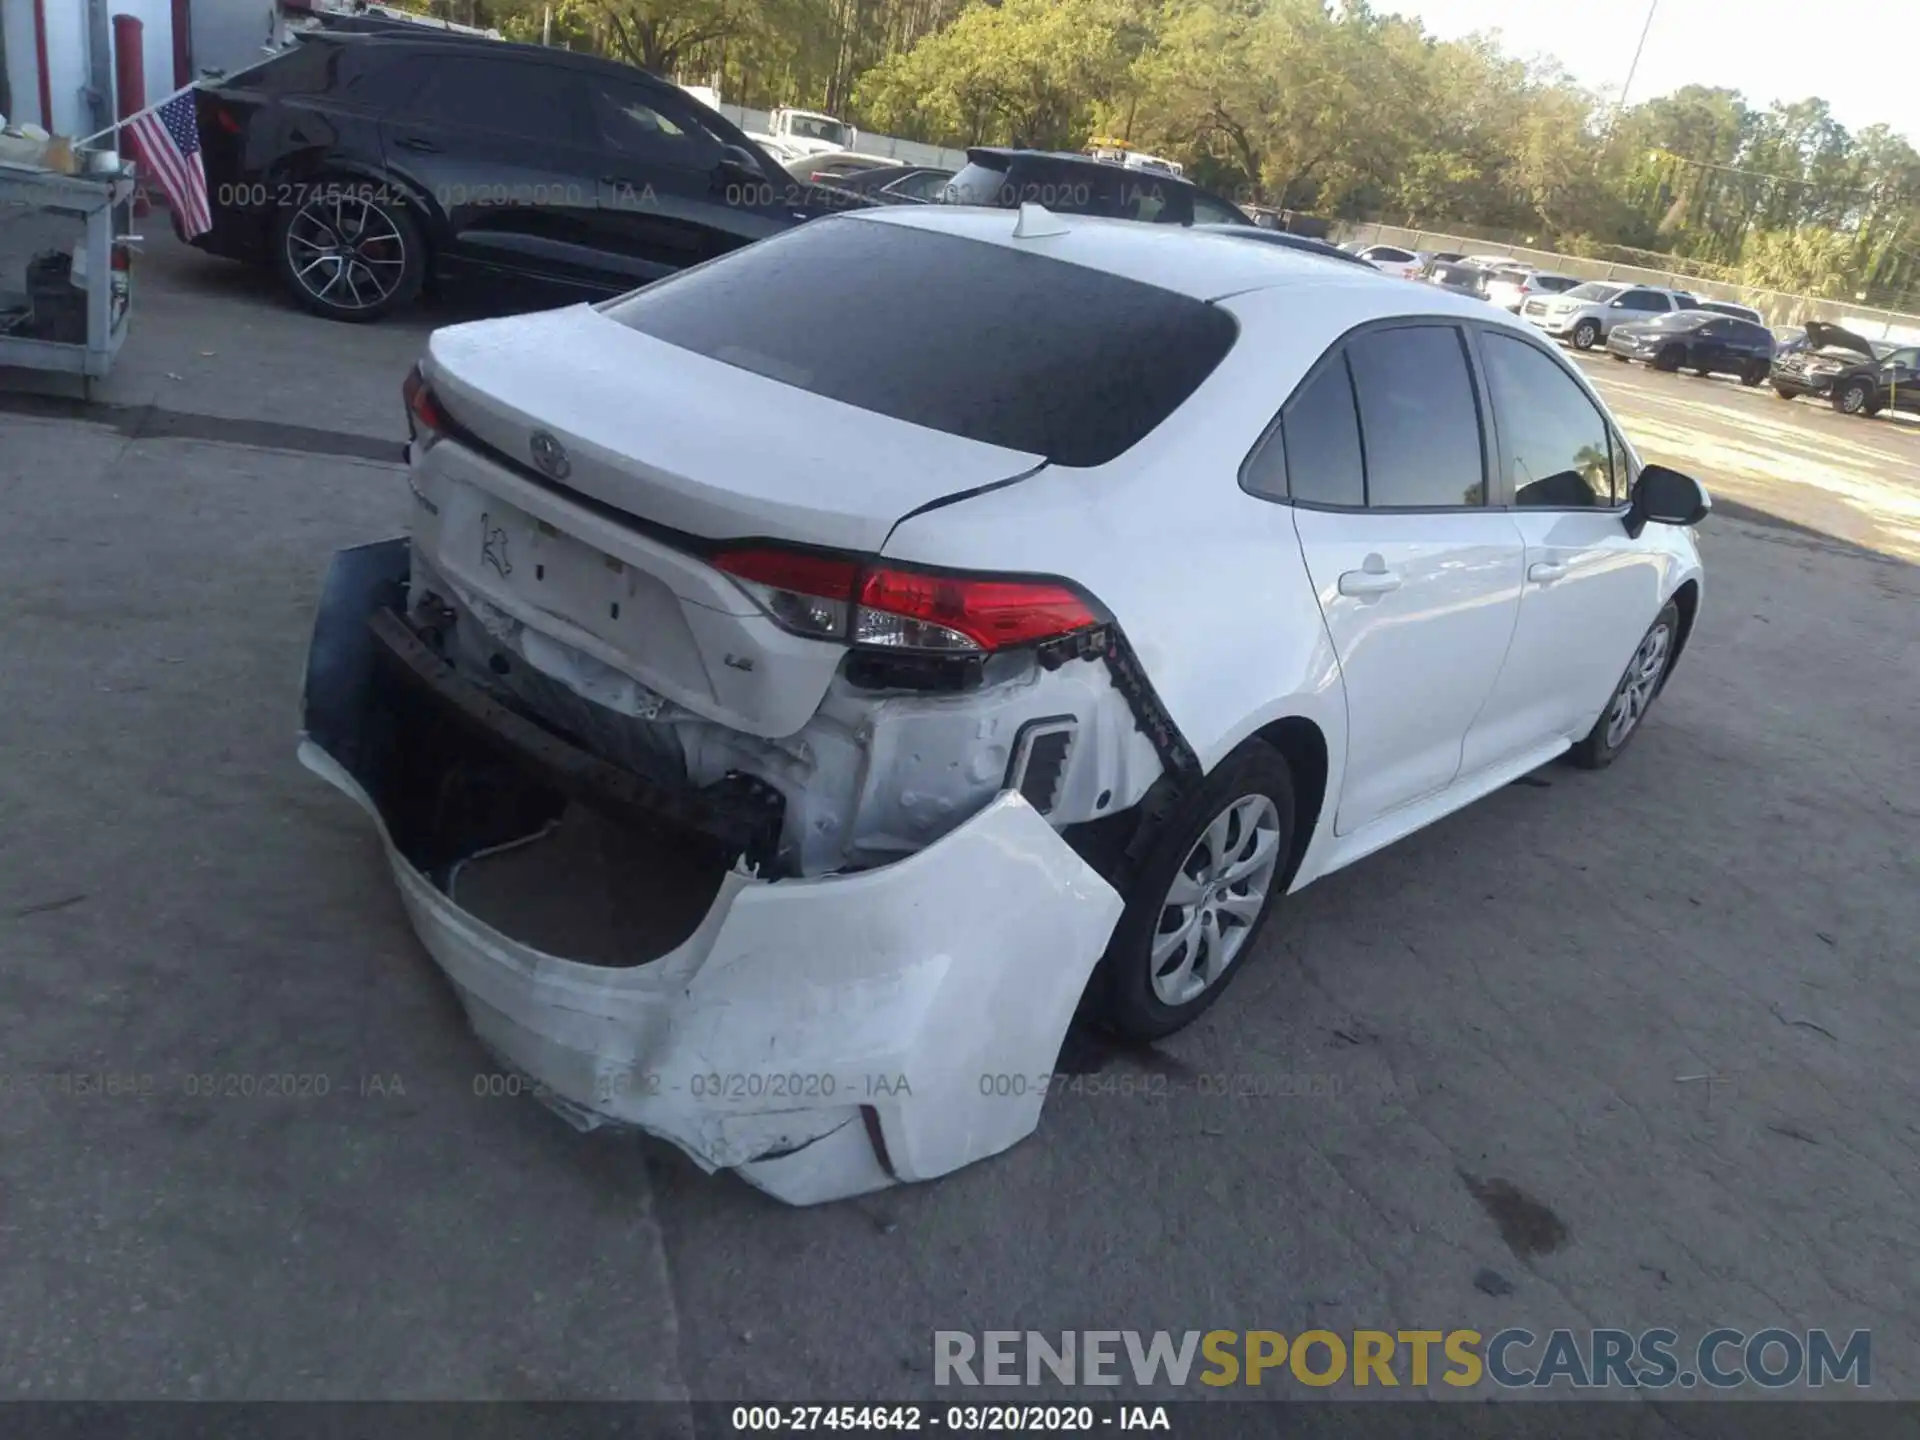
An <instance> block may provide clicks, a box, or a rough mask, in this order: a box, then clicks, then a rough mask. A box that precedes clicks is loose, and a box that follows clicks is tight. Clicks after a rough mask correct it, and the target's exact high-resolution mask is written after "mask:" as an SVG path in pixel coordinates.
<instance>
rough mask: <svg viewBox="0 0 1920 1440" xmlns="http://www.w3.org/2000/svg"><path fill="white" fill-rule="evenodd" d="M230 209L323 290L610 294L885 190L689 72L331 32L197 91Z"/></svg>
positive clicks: (217, 184)
mask: <svg viewBox="0 0 1920 1440" xmlns="http://www.w3.org/2000/svg"><path fill="white" fill-rule="evenodd" d="M196 104H197V107H198V112H197V118H198V124H199V131H200V139H201V157H202V163H203V165H204V166H205V169H206V176H207V193H208V199H209V202H210V208H211V212H212V217H213V228H212V229H211V230H209V231H208V232H206V233H205V234H203V235H201V236H199V237H197V238H196V239H195V240H194V242H193V243H194V244H195V245H197V246H199V247H200V248H201V249H203V250H207V251H209V252H211V253H213V254H216V255H225V256H229V257H232V258H235V259H242V260H249V261H253V262H256V263H260V264H264V265H267V266H270V267H272V269H273V270H274V271H275V273H276V274H277V275H278V276H279V278H280V280H281V282H282V283H283V284H284V285H285V287H286V288H287V290H288V291H289V293H291V294H292V296H293V297H294V298H295V299H296V300H297V301H299V302H300V303H301V304H302V305H304V306H306V307H307V308H308V309H310V310H312V311H314V312H315V313H317V314H320V315H324V316H327V317H329V318H331V319H337V320H372V319H375V318H377V317H379V316H382V315H385V314H388V313H389V312H391V311H393V310H395V309H397V308H399V307H400V306H403V305H405V304H407V303H408V302H409V301H411V300H412V299H413V298H414V297H415V296H416V295H417V294H418V293H419V292H420V289H421V287H422V286H423V285H424V284H425V283H426V282H427V281H428V280H429V279H430V278H431V279H442V280H457V279H480V280H483V281H498V280H509V279H510V280H521V279H531V280H536V281H539V282H542V283H543V284H546V285H552V286H559V287H563V288H565V289H567V290H571V291H572V292H574V293H575V294H593V295H608V294H616V293H618V292H620V291H623V290H629V289H632V288H633V287H634V286H636V285H640V284H644V283H646V282H648V281H651V280H657V279H659V278H660V277H661V276H663V275H671V274H673V273H674V272H675V271H677V270H681V269H684V268H685V267H687V266H689V265H696V264H699V263H700V262H701V261H703V260H710V259H712V258H713V257H715V256H716V255H722V254H725V253H726V252H727V251H729V250H733V249H736V248H738V247H739V246H742V245H745V244H747V243H749V242H750V241H753V240H758V239H760V238H762V237H763V236H767V235H772V234H776V233H778V232H780V231H782V230H787V229H791V228H792V227H793V226H794V225H796V224H799V223H800V222H802V221H804V220H808V219H812V218H815V217H817V216H821V215H826V214H831V213H834V212H835V211H837V210H844V209H847V208H857V207H864V206H866V205H868V204H869V203H870V202H868V201H866V200H864V199H862V198H861V197H859V196H856V195H853V194H851V193H849V192H847V191H844V190H835V189H829V188H827V187H822V186H812V185H807V184H804V183H802V182H800V181H797V180H795V179H794V177H793V176H791V175H789V174H788V173H787V172H786V171H785V170H782V169H781V168H780V167H779V166H778V165H776V164H774V162H773V160H772V158H771V157H769V156H768V155H767V154H766V153H765V152H763V151H762V150H760V149H759V148H758V147H757V146H755V145H754V144H753V143H752V142H751V141H749V140H748V139H747V137H746V135H745V134H744V133H743V132H742V131H740V130H739V129H738V128H737V127H736V126H734V125H733V124H732V123H731V122H730V121H728V120H727V119H726V118H725V117H724V116H722V115H720V114H719V113H717V112H715V111H712V110H708V109H707V108H706V107H705V106H703V105H701V104H700V103H699V102H698V101H696V100H694V99H693V98H692V97H691V96H689V95H688V94H687V93H686V92H685V91H684V90H682V89H681V88H680V87H679V86H677V85H673V84H671V83H669V82H667V81H665V80H661V79H659V78H657V77H655V76H653V75H650V74H648V73H646V72H645V71H642V70H636V69H634V68H633V67H631V66H628V65H622V64H618V63H616V62H614V61H610V60H600V59H596V58H594V57H592V56H588V55H580V54H574V53H572V52H570V51H566V50H559V49H547V48H542V47H540V46H537V45H515V44H510V43H508V42H505V41H494V40H485V41H474V40H465V39H461V38H459V37H457V36H455V37H449V36H443V35H437V34H434V33H432V32H425V33H415V34H411V35H407V36H401V35H399V34H397V33H394V32H387V33H380V34H363V35H354V34H337V33H333V32H319V33H311V34H309V35H308V36H307V37H306V38H304V39H303V40H301V42H300V43H299V44H298V45H296V46H295V47H294V48H292V49H291V50H287V51H284V52H282V53H280V54H278V55H276V56H274V57H273V58H271V59H269V60H267V61H265V62H263V63H262V64H260V65H257V66H255V67H253V68H252V69H249V70H245V71H241V72H238V73H236V74H234V75H232V76H230V77H227V78H226V79H224V80H221V81H219V82H217V83H213V84H209V85H206V86H203V87H202V88H201V89H200V90H198V91H197V92H196Z"/></svg>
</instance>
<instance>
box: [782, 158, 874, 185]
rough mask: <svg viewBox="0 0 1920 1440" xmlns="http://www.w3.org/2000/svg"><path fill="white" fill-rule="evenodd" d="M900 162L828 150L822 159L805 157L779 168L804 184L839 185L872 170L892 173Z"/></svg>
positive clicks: (790, 161)
mask: <svg viewBox="0 0 1920 1440" xmlns="http://www.w3.org/2000/svg"><path fill="white" fill-rule="evenodd" d="M898 165H899V162H898V161H897V160H891V159H889V158H888V157H887V156H885V155H862V154H860V153H859V152H858V151H855V150H829V151H827V152H826V153H825V154H822V155H802V156H800V157H799V158H798V159H794V160H789V161H787V162H786V163H785V164H784V165H782V166H781V167H780V168H781V169H783V170H785V171H786V172H787V173H788V174H789V175H791V176H793V178H794V179H796V180H798V181H800V182H801V183H803V184H811V185H840V184H844V183H845V182H846V181H847V180H848V179H850V178H851V177H853V176H855V175H864V174H865V173H867V172H868V171H869V170H891V169H895V168H897V167H898Z"/></svg>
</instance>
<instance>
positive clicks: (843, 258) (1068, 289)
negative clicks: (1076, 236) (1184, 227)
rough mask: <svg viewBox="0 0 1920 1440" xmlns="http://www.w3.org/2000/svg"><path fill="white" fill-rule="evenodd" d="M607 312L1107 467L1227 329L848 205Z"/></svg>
mask: <svg viewBox="0 0 1920 1440" xmlns="http://www.w3.org/2000/svg"><path fill="white" fill-rule="evenodd" d="M929 276H937V277H939V278H938V282H937V288H934V286H933V284H932V282H930V281H929V278H928V277H929ZM604 310H605V313H606V314H608V315H609V316H611V317H612V318H613V319H615V320H618V321H619V322H620V323H621V324H623V325H627V326H630V327H632V328H633V329H635V330H638V331H640V332H641V333H642V334H645V335H651V336H653V337H654V338H655V339H657V340H664V341H666V342H667V343H668V344H669V345H677V346H679V347H680V348H681V349H683V350H691V351H693V352H694V353H695V354H698V355H704V356H706V357H707V358H708V359H710V360H719V361H721V362H723V363H725V364H728V365H734V366H738V367H739V368H740V369H742V370H750V371H752V372H753V373H754V374H756V375H764V376H766V377H767V378H768V379H770V380H777V381H779V382H780V383H782V384H784V385H792V386H795V387H796V388H798V389H801V390H807V391H810V392H811V393H813V394H815V395H824V396H826V397H828V398H829V399H833V400H839V401H843V402H845V403H846V404H848V405H857V406H859V407H860V408H861V409H863V410H872V411H875V412H877V413H879V414H881V415H888V416H891V417H892V418H894V419H896V420H905V421H907V422H908V423H910V424H914V425H924V426H926V427H927V428H928V429H931V430H940V431H944V432H945V433H947V434H949V435H961V436H965V437H966V438H967V439H969V440H978V441H981V442H983V443H985V444H988V445H999V446H1003V447H1005V448H1006V449H1009V450H1021V451H1025V452H1027V453H1029V454H1034V455H1044V456H1045V457H1046V458H1047V459H1048V460H1051V461H1053V462H1054V463H1055V464H1059V465H1074V466H1087V465H1104V464H1106V463H1107V461H1109V460H1112V459H1113V458H1114V457H1115V456H1117V455H1120V454H1122V453H1123V452H1124V451H1126V450H1128V449H1129V448H1131V447H1132V446H1133V445H1134V444H1136V443H1137V442H1138V441H1140V440H1141V439H1142V438H1144V437H1145V436H1146V435H1147V433H1148V432H1149V431H1151V430H1152V429H1153V428H1154V427H1155V426H1157V425H1158V424H1160V422H1161V421H1163V420H1165V419H1166V418H1167V416H1169V415H1171V414H1172V413H1173V412H1174V411H1175V410H1177V409H1178V408H1179V407H1180V405H1181V404H1182V403H1183V402H1184V401H1185V400H1186V398H1187V397H1188V396H1189V395H1191V394H1192V393H1193V392H1194V390H1195V389H1196V388H1198V386H1199V384H1200V382H1201V381H1203V380H1204V379H1206V378H1207V376H1208V375H1209V374H1210V373H1212V371H1213V368H1214V366H1216V365H1218V364H1219V363H1220V361H1221V360H1222V359H1223V358H1225V356H1226V354H1227V352H1228V351H1229V350H1230V349H1232V348H1233V342H1234V337H1235V335H1236V333H1237V330H1236V327H1235V325H1234V323H1233V320H1232V318H1231V317H1230V316H1229V315H1228V314H1227V313H1226V312H1225V311H1224V310H1221V309H1219V308H1217V307H1215V306H1212V305H1209V304H1207V303H1206V302H1205V301H1202V300H1195V299H1193V298H1191V297H1189V296H1185V295H1179V294H1176V293H1174V292H1173V291H1171V290H1163V289H1161V288H1159V287H1158V286H1154V285H1143V284H1141V283H1140V282H1139V281H1136V280H1125V279H1122V278H1120V277H1119V276H1116V275H1109V274H1106V273H1105V272H1103V271H1099V270H1091V269H1088V268H1086V267H1084V266H1080V265H1070V264H1067V263H1066V262H1064V261H1060V260H1052V259H1048V258H1047V257H1045V256H1041V255H1035V254H1032V253H1030V252H1026V251H1021V250H1016V249H1013V248H1011V247H1009V246H1005V245H998V244H993V243H990V242H986V241H979V240H965V239H961V238H959V237H958V236H953V235H942V234H936V233H934V232H931V231H926V230H919V229H915V228H912V227H910V226H905V225H890V224H884V223H877V222H874V221H870V220H859V219H855V218H853V217H851V216H839V217H833V218H829V219H824V220H815V221H812V222H810V223H808V224H805V225H802V226H799V227H798V228H796V229H794V230H790V231H788V232H787V233H786V234H784V235H779V236H775V237H773V238H772V239H768V240H763V241H760V242H759V243H758V244H754V245H749V246H746V247H745V248H743V249H740V250H737V251H735V252H733V253H732V254H731V255H728V256H726V257H725V258H723V259H720V260H717V261H714V262H712V263H711V264H707V265H701V266H696V267H695V268H693V269H691V270H687V271H684V272H683V273H681V274H679V275H676V276H672V277H670V278H668V279H666V280H661V281H658V282H656V283H655V284H653V285H650V286H648V287H647V288H645V289H643V290H636V291H634V292H633V293H632V294H630V295H626V296H622V297H621V298H620V299H618V300H613V301H609V302H608V303H607V304H606V306H605V307H604Z"/></svg>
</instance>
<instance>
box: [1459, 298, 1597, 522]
mask: <svg viewBox="0 0 1920 1440" xmlns="http://www.w3.org/2000/svg"><path fill="white" fill-rule="evenodd" d="M1480 353H1481V354H1482V356H1484V357H1485V359H1486V363H1487V390H1488V392H1489V394H1490V395H1491V397H1492V399H1493V414H1494V420H1495V423H1496V424H1497V425H1498V426H1499V430H1500V449H1501V453H1502V455H1503V457H1504V460H1505V464H1506V467H1507V474H1508V478H1509V479H1510V481H1511V482H1512V486H1513V503H1514V504H1516V505H1527V506H1543V507H1546V508H1549V509H1554V510H1569V509H1587V508H1590V507H1593V506H1602V507H1604V506H1606V505H1610V504H1612V503H1613V455H1612V446H1611V442H1610V441H1609V439H1608V436H1607V422H1606V419H1605V417H1604V416H1602V415H1601V413H1600V411H1599V409H1598V408H1597V407H1596V406H1595V405H1594V403H1593V402H1592V401H1591V400H1589V399H1588V398H1587V397H1586V395H1585V393H1584V392H1582V390H1581V389H1580V387H1579V386H1578V385H1576V384H1574V382H1573V380H1572V378H1571V377H1570V376H1568V375H1567V374H1566V372H1565V371H1563V370H1562V369H1561V368H1560V367H1559V366H1558V365H1557V364H1555V363H1554V362H1553V361H1552V360H1551V359H1549V358H1548V357H1547V356H1545V355H1543V354H1541V353H1540V352H1539V351H1538V350H1536V349H1535V348H1534V347H1533V346H1531V345H1529V344H1527V343H1526V342H1525V341H1524V340H1515V339H1511V338H1509V337H1508V336H1505V335H1495V334H1487V335H1485V336H1484V339H1483V342H1482V344H1481V352H1480Z"/></svg>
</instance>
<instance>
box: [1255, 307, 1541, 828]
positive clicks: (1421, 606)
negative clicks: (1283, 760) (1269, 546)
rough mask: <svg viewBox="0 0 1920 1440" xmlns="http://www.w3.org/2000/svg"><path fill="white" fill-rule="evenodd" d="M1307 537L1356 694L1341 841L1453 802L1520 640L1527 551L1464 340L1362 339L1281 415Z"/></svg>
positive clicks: (1435, 329)
mask: <svg viewBox="0 0 1920 1440" xmlns="http://www.w3.org/2000/svg"><path fill="white" fill-rule="evenodd" d="M1282 427H1283V433H1284V436H1285V442H1286V454H1287V472H1288V476H1289V481H1290V484H1291V486H1292V496H1293V506H1294V527H1295V529H1296V531H1297V532H1298V534H1299V537H1300V549H1301V553H1302V555H1303V556H1304V557H1305V560H1306V564H1307V569H1308V571H1309V573H1310V574H1311V575H1312V577H1313V583H1314V589H1315V590H1316V591H1317V592H1318V594H1319V597H1320V609H1321V614H1322V615H1323V616H1324V618H1325V621H1326V626H1327V633H1328V635H1329V637H1330V638H1331V639H1332V642H1333V647H1334V651H1335V654H1336V655H1337V657H1338V659H1339V663H1340V676H1341V680H1342V683H1343V685H1344V687H1345V691H1346V698H1347V757H1346V768H1345V778H1344V780H1343V781H1342V785H1341V792H1340V796H1339V800H1338V808H1337V811H1336V813H1335V819H1334V831H1335V833H1336V834H1340V835H1347V834H1351V833H1352V832H1353V831H1355V830H1357V829H1359V828H1360V827H1361V826H1364V825H1366V824H1368V823H1369V822H1370V821H1374V820H1378V819H1380V818H1381V817H1382V816H1384V815H1386V814H1387V813H1388V812H1390V811H1392V810H1395V809H1397V808H1398V807H1400V806H1403V805H1407V804H1410V803H1412V802H1414V801H1417V800H1421V799H1424V798H1425V797H1427V796H1430V795H1434V794H1437V793H1438V792H1439V791H1441V790H1444V789H1446V788H1447V786H1448V785H1450V784H1451V783H1452V782H1453V780H1454V778H1455V777H1456V776H1457V775H1458V774H1459V773H1460V757H1461V746H1462V743H1463V740H1464V737H1465V736H1466V733H1467V730H1468V728H1469V727H1470V726H1471V725H1472V724H1473V721H1474V718H1475V717H1476V716H1477V715H1478V714H1479V713H1480V710H1481V707H1482V706H1483V705H1484V704H1485V702H1486V699H1487V695H1488V692H1489V691H1490V690H1491V689H1492V688H1493V683H1494V679H1495V677H1496V676H1497V675H1498V674H1499V671H1500V665H1501V661H1502V660H1503V659H1504V657H1505V655H1506V652H1507V644H1508V642H1509V640H1510V639H1511V638H1512V635H1513V627H1514V621H1515V618H1516V616H1517V614H1518V610H1519V602H1520V585H1521V570H1522V546H1521V541H1520V535H1519V532H1518V530H1516V529H1515V527H1514V525H1513V522H1512V520H1510V519H1509V518H1508V516H1507V515H1506V514H1505V513H1503V512H1501V511H1498V510H1492V509H1489V508H1487V504H1486V473H1485V461H1484V447H1483V437H1482V432H1481V425H1480V420H1479V409H1478V406H1477V404H1476V400H1475V385H1474V380H1473V376H1472V372H1471V369H1470V366H1469V363H1468V356H1467V350H1466V347H1465V344H1464V340H1463V337H1462V334H1461V332H1460V331H1459V330H1458V329H1457V328H1456V327H1454V326H1451V325H1441V324H1414V325H1405V326H1395V327H1392V328H1387V329H1376V330H1370V331H1367V332H1364V333H1362V334H1360V335H1358V336H1356V337H1354V338H1353V339H1352V340H1350V341H1349V342H1348V343H1347V345H1346V347H1345V352H1344V354H1343V355H1337V356H1335V357H1333V360H1332V362H1331V363H1330V364H1324V365H1323V367H1322V368H1321V369H1320V371H1319V373H1318V374H1317V375H1316V376H1315V377H1313V378H1312V379H1311V380H1310V381H1309V382H1308V384H1307V386H1305V387H1303V389H1302V390H1301V391H1300V393H1299V394H1298V395H1297V396H1296V397H1295V399H1294V400H1293V402H1291V403H1290V404H1289V406H1288V409H1287V412H1286V414H1285V415H1284V416H1283V419H1282Z"/></svg>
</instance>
